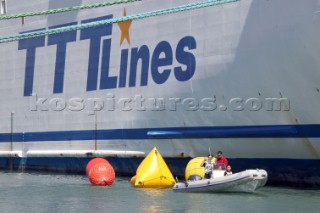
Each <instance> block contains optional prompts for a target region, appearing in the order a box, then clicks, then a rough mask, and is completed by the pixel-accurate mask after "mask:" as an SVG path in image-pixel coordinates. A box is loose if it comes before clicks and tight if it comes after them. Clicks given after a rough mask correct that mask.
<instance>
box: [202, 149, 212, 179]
mask: <svg viewBox="0 0 320 213" xmlns="http://www.w3.org/2000/svg"><path fill="white" fill-rule="evenodd" d="M214 165H215V162H214V161H213V159H212V155H211V154H210V155H208V158H205V159H204V160H203V162H202V163H201V166H202V167H204V178H207V179H210V178H211V175H212V170H213V167H214Z"/></svg>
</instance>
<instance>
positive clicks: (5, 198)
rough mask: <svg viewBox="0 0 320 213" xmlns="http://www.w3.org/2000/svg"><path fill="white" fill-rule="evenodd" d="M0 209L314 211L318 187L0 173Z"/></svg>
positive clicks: (318, 204) (318, 205) (319, 192)
mask: <svg viewBox="0 0 320 213" xmlns="http://www.w3.org/2000/svg"><path fill="white" fill-rule="evenodd" d="M0 212H1V213H2V212H148V213H152V212H221V213H222V212H223V213H226V212H237V213H239V212H268V213H271V212H305V213H311V212H320V190H298V189H287V188H274V187H264V188H262V189H261V190H259V191H257V192H256V193H254V194H245V193H219V194H206V193H202V194H195V193H176V192H173V191H172V190H171V189H165V190H163V189H162V190H160V189H136V188H133V187H131V185H130V182H129V179H128V178H121V177H118V178H117V179H116V181H115V183H114V184H113V186H112V187H92V186H91V185H90V183H89V181H88V179H87V178H86V177H85V176H79V175H61V174H43V173H7V172H0Z"/></svg>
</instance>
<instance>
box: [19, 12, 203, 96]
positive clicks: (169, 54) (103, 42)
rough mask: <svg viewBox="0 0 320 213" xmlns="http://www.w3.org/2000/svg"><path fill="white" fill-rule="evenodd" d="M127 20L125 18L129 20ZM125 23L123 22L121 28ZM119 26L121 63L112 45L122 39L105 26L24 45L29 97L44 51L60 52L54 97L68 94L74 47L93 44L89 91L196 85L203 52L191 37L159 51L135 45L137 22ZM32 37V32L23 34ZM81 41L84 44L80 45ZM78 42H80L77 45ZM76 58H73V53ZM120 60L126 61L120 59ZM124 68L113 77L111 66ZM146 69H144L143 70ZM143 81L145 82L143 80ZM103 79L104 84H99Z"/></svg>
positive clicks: (166, 43) (23, 42)
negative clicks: (172, 81) (125, 45)
mask: <svg viewBox="0 0 320 213" xmlns="http://www.w3.org/2000/svg"><path fill="white" fill-rule="evenodd" d="M124 15H125V14H124ZM112 18H113V16H112V15H108V16H103V17H99V18H94V19H88V20H83V21H81V24H85V23H90V22H95V21H100V20H106V19H112ZM120 23H121V22H120ZM120 23H119V27H120V30H121V43H120V47H113V49H117V48H118V49H119V51H120V54H116V55H118V56H117V58H112V55H111V48H112V45H111V40H112V39H119V40H120V38H114V37H112V30H113V25H112V24H109V25H103V26H97V27H93V28H86V29H81V30H78V31H76V30H75V31H68V32H61V33H57V34H51V35H48V36H40V37H35V38H28V39H22V40H19V43H18V50H21V51H25V70H24V71H25V77H24V91H23V95H24V96H31V95H32V93H34V92H36V91H33V85H34V71H35V61H36V59H37V57H41V55H38V54H37V50H39V49H40V48H46V46H55V47H56V48H55V49H56V54H55V56H56V57H55V59H54V58H53V59H52V60H55V68H54V70H52V72H53V75H54V78H53V81H54V82H53V88H52V93H54V94H60V93H63V92H64V84H65V83H66V82H65V81H64V75H65V67H66V63H68V62H67V61H66V58H67V53H68V51H67V50H68V45H69V44H70V43H73V42H88V41H89V48H88V50H87V51H88V58H87V59H84V60H88V61H87V62H88V67H87V68H86V69H87V81H86V85H83V87H85V88H86V91H88V92H89V91H96V90H107V89H116V88H130V87H138V86H139V87H140V86H141V87H143V86H148V85H150V84H165V83H166V82H167V80H168V79H169V77H170V76H171V78H175V79H176V80H177V81H179V82H184V81H188V80H190V79H191V78H192V77H193V75H194V73H195V71H196V57H195V55H194V53H193V52H194V50H195V49H196V48H197V42H196V39H195V38H194V37H193V36H191V35H186V36H182V37H181V38H180V39H179V40H178V42H177V44H175V45H172V44H171V43H170V41H166V40H165V39H164V40H160V41H158V43H156V45H155V47H154V48H152V49H151V48H150V47H149V46H148V45H145V44H139V45H136V44H132V42H131V43H130V37H129V27H130V25H131V21H127V23H122V24H120ZM77 24H78V23H77V22H72V23H66V24H63V25H59V26H53V27H50V28H49V29H58V28H60V27H65V26H73V25H77ZM41 30H44V29H36V30H33V31H29V32H37V31H41ZM21 33H26V32H21ZM77 38H78V39H77ZM77 40H78V41H77ZM123 42H128V44H129V48H121V44H122V43H123ZM69 54H70V53H69ZM119 56H120V57H119ZM111 61H113V62H114V61H116V63H118V66H117V69H118V71H116V72H112V73H115V74H113V75H111V73H110V62H111ZM138 64H140V66H138ZM138 78H139V79H138ZM99 79H100V82H98V81H99Z"/></svg>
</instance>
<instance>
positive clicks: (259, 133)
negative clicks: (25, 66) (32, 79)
mask: <svg viewBox="0 0 320 213" xmlns="http://www.w3.org/2000/svg"><path fill="white" fill-rule="evenodd" d="M318 137H320V124H308V125H265V126H219V127H210V126H209V127H207V126H205V127H165V128H138V129H107V130H76V131H50V132H25V133H21V132H20V133H13V134H11V133H0V142H9V141H13V142H23V141H25V142H28V141H68V140H70V141H71V140H95V139H96V140H137V139H139V140H146V139H179V138H181V139H183V138H318Z"/></svg>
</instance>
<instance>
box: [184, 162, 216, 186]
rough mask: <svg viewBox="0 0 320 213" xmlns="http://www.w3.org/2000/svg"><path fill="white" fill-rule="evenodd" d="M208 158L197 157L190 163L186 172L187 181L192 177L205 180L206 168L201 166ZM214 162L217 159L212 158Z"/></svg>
mask: <svg viewBox="0 0 320 213" xmlns="http://www.w3.org/2000/svg"><path fill="white" fill-rule="evenodd" d="M205 158H206V157H196V158H193V159H191V160H190V161H189V163H188V164H187V167H186V171H185V178H186V181H187V180H189V177H190V176H192V175H197V176H200V177H201V178H202V179H203V178H204V167H202V166H201V163H202V162H203V160H204V159H205ZM211 161H213V162H216V161H217V159H216V158H212V160H211Z"/></svg>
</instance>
